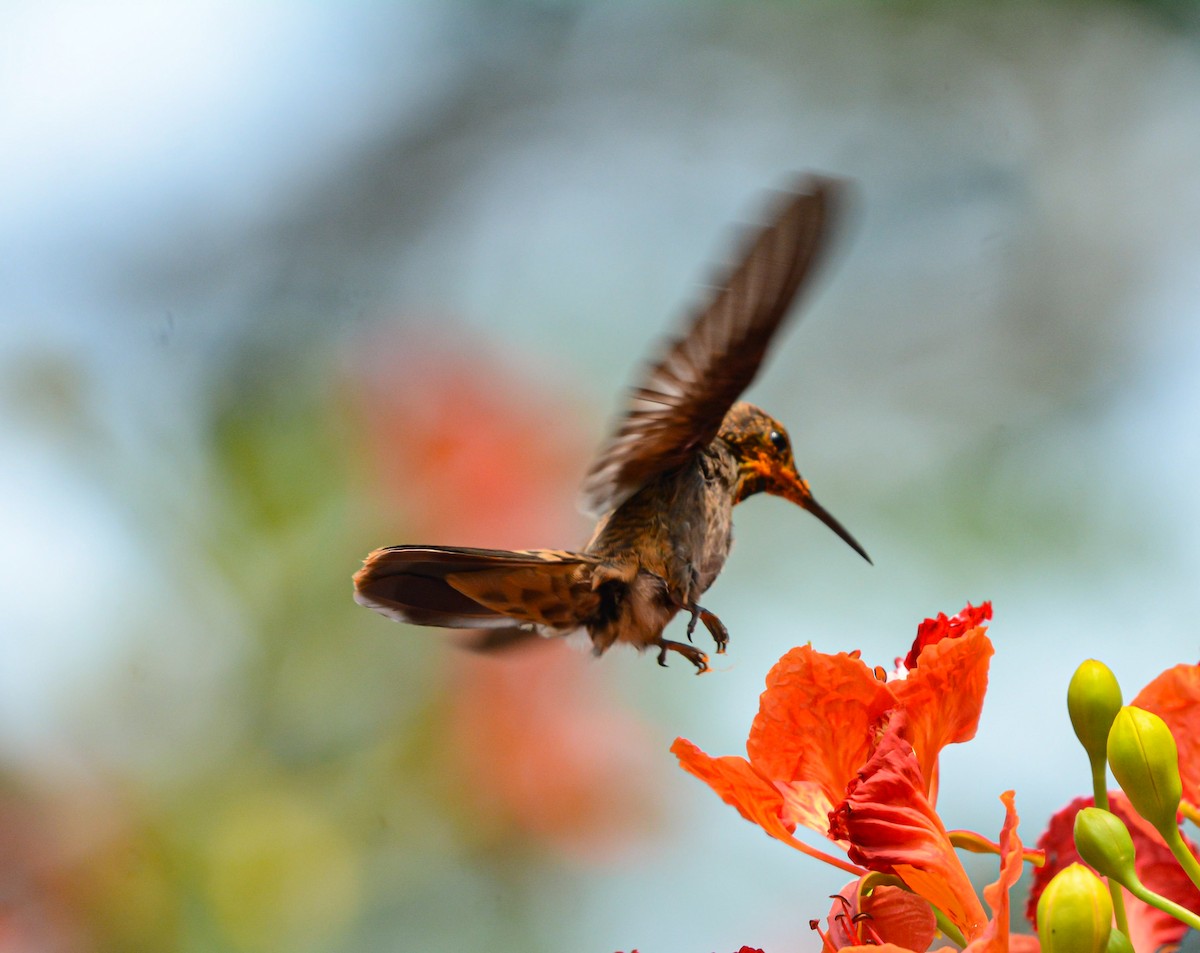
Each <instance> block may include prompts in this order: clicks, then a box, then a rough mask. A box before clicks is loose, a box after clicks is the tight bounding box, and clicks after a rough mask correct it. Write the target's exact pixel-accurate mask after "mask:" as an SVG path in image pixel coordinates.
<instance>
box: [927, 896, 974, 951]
mask: <svg viewBox="0 0 1200 953" xmlns="http://www.w3.org/2000/svg"><path fill="white" fill-rule="evenodd" d="M930 906H933V905H932V904H930ZM933 915H934V916H935V917H937V925H938V929H939V930H941V931H942V933H943V934H945V936H946V938H947V939H949V940H950V941H951V942H952V943H957V944H958V945H959V946H960V947H964V946H966V945H967V938H966V937H965V936H963V935H962V931H961V930H960V929H959V928H958V927H956V926H955V925H954V924H953V923H951V922H950V921H949V920H947V919H946V915H945V914H944V913H942V911H941V910H939V909H938V908H937V907H933Z"/></svg>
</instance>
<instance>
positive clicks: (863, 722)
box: [672, 603, 992, 938]
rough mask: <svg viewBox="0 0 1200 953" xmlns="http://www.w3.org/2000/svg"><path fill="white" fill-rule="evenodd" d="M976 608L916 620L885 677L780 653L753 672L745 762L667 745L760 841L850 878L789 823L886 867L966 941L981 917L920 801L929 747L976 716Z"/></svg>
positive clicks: (850, 658)
mask: <svg viewBox="0 0 1200 953" xmlns="http://www.w3.org/2000/svg"><path fill="white" fill-rule="evenodd" d="M990 613H991V608H990V606H989V605H988V604H986V603H985V604H984V605H983V606H980V607H979V608H978V609H975V608H972V607H970V606H968V608H967V610H965V612H964V613H962V614H960V615H958V616H955V617H954V618H953V619H948V618H946V617H945V616H940V617H939V618H938V619H935V620H926V622H925V623H924V624H923V625H922V626H921V629H920V630H919V634H918V644H917V645H916V646H914V653H912V654H911V657H913V658H915V665H914V666H912V667H911V668H910V669H909V670H908V671H906V672H904V673H903V674H902V675H901V676H900V677H897V678H896V679H893V680H891V681H884V680H883V679H882V678H881V677H880V675H879V674H878V673H877V672H876V671H874V670H872V669H870V668H868V667H867V666H866V665H865V664H864V663H863V662H862V660H861V659H860V658H859V656H858V653H857V652H856V653H851V654H846V653H839V654H837V655H827V654H824V653H821V652H817V651H816V650H815V649H813V648H812V647H811V646H801V647H799V648H795V649H792V650H791V651H790V652H788V653H787V654H786V655H785V656H784V657H783V658H782V659H780V660H779V662H778V663H777V664H776V665H775V667H774V668H773V669H772V670H771V673H770V674H769V675H768V676H767V688H766V691H765V692H763V694H762V698H761V700H760V703H759V712H758V715H757V717H756V718H755V719H754V723H753V725H752V726H751V729H750V738H749V740H748V742H747V744H746V751H747V755H748V757H747V758H741V757H723V758H711V757H709V756H708V755H706V754H705V753H704V752H703V751H701V750H700V749H699V748H697V747H696V746H695V745H694V744H692V743H691V742H689V741H686V740H684V739H682V738H680V739H677V740H676V742H675V744H674V745H673V747H672V751H674V753H675V754H676V756H677V757H678V758H679V761H680V764H681V766H682V767H683V768H684V769H685V770H687V771H690V772H691V773H692V774H695V775H696V776H697V777H699V778H701V779H702V780H704V781H705V782H707V783H708V784H709V785H710V786H711V787H712V788H713V789H714V790H715V791H716V792H717V793H718V794H719V795H720V796H721V797H722V799H724V800H725V801H726V802H727V803H729V804H732V805H733V806H734V807H736V808H737V809H738V810H739V811H740V812H741V814H742V815H743V816H744V817H745V818H747V819H748V820H751V821H753V822H754V823H756V824H758V825H760V826H761V827H762V828H763V829H764V830H765V831H766V832H767V833H768V834H770V835H771V836H773V837H776V838H778V839H780V840H782V841H784V842H785V843H788V844H790V845H791V846H793V847H796V848H797V849H798V850H801V851H804V852H805V853H808V854H810V855H813V856H816V857H819V858H820V859H822V860H825V861H827V862H829V863H832V864H834V865H836V866H838V867H841V868H842V869H845V870H851V871H853V872H855V873H858V874H861V873H862V872H863V871H862V870H861V868H859V867H855V866H853V865H849V864H846V863H845V862H843V861H841V860H840V859H839V858H836V857H831V856H829V855H827V854H823V853H822V852H820V851H817V850H815V849H814V848H811V847H809V846H807V845H805V844H802V843H801V842H799V841H797V840H796V839H795V838H794V837H793V836H792V834H793V832H794V831H795V829H796V827H797V826H799V825H803V826H806V827H809V828H811V829H813V830H815V831H818V832H819V833H821V834H824V835H825V836H827V837H829V838H830V839H832V840H834V841H835V842H837V843H839V844H840V845H841V846H843V847H844V848H846V849H847V850H848V852H849V856H850V860H852V861H854V862H855V863H857V864H861V865H863V866H864V867H867V868H869V869H871V870H875V871H881V872H884V873H891V874H895V875H896V876H899V877H900V878H901V879H902V880H904V882H905V883H906V884H907V885H908V886H909V887H910V888H911V889H912V890H914V891H915V892H916V893H918V894H921V895H922V896H924V897H925V898H926V899H927V900H929V901H930V902H932V903H934V904H935V905H937V906H938V907H939V908H940V909H942V910H943V912H944V913H945V914H946V916H947V917H949V918H950V919H951V921H952V922H954V923H955V924H956V925H957V926H958V927H959V928H960V929H961V930H963V931H964V933H965V934H967V936H968V938H970V937H971V936H972V935H973V934H974V933H975V932H977V931H978V930H979V929H981V928H982V926H983V924H984V923H985V922H986V917H985V915H984V912H983V909H982V906H981V905H980V903H979V900H978V899H977V898H976V897H975V894H974V892H973V891H972V890H971V888H970V883H969V881H968V880H967V877H966V874H965V873H964V872H963V870H962V865H961V863H960V862H959V861H958V858H957V856H956V854H955V853H954V850H953V847H952V845H951V842H950V838H949V836H948V834H947V833H946V830H945V828H944V827H943V826H942V824H941V821H940V820H939V819H938V817H937V815H936V813H935V812H934V809H933V804H934V800H935V798H936V775H937V760H938V755H939V753H940V751H941V749H942V748H943V747H944V746H945V745H947V744H950V743H952V742H958V741H966V740H968V739H969V738H971V737H972V736H973V735H974V733H975V729H976V725H977V724H978V720H979V713H980V710H981V707H982V704H983V695H984V692H985V690H986V687H987V667H988V660H989V659H990V657H991V654H992V646H991V642H990V641H989V640H988V638H987V635H986V632H985V630H984V629H983V627H982V626H979V625H975V624H973V623H975V622H977V621H979V620H980V619H983V618H987V617H988V616H989V615H990ZM847 792H849V793H847ZM831 820H832V823H831Z"/></svg>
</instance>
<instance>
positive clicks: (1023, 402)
mask: <svg viewBox="0 0 1200 953" xmlns="http://www.w3.org/2000/svg"><path fill="white" fill-rule="evenodd" d="M0 130H2V133H0V138H2V139H3V143H4V144H3V147H2V148H0V181H2V182H3V187H2V188H0V315H2V316H3V320H2V321H0V453H2V460H3V463H2V465H0V526H2V527H3V532H2V534H0V561H2V566H0V569H2V571H3V578H4V583H3V585H2V586H0V593H2V595H0V600H2V602H0V636H2V637H0V857H2V858H3V860H2V862H0V950H3V951H4V953H15V951H22V953H24V951H45V953H51V951H53V953H58V951H139V950H144V951H161V950H188V951H247V953H251V951H268V950H292V951H306V950H332V951H368V950H389V951H390V950H414V951H415V950H463V949H489V950H494V951H507V950H512V951H517V950H519V951H522V953H525V951H558V950H572V951H597V953H612V951H614V950H628V949H630V948H632V947H635V946H636V947H638V948H639V949H641V950H642V951H643V953H674V951H679V953H685V951H716V953H723V951H725V950H732V949H736V948H738V947H739V946H740V945H742V944H743V943H746V944H751V945H754V946H761V947H764V948H765V949H767V950H768V951H769V953H778V951H783V950H807V949H813V948H815V946H816V945H817V944H816V942H815V936H814V935H813V934H811V933H810V932H809V929H808V920H809V919H810V918H812V917H816V916H821V915H823V914H824V913H825V912H826V911H827V910H828V900H827V899H826V898H827V895H828V894H831V893H833V892H835V891H836V890H837V889H839V888H840V886H841V885H842V882H843V877H842V875H840V874H839V873H838V872H837V871H835V870H832V869H828V870H826V869H821V868H820V867H819V866H818V865H817V864H815V863H813V862H811V861H809V860H808V859H806V858H804V857H802V856H800V855H799V854H797V853H795V852H793V851H790V850H788V849H787V848H786V847H784V846H783V845H781V844H778V843H776V842H773V841H770V840H769V839H768V838H766V837H765V836H763V834H762V833H761V832H760V831H758V830H757V829H755V828H753V827H751V826H750V825H748V824H746V823H745V822H743V821H742V820H741V819H740V818H738V817H737V815H736V813H735V812H733V811H732V810H731V809H729V808H727V807H726V806H724V805H722V804H721V803H720V802H719V801H718V800H717V798H715V797H714V796H713V795H712V793H711V792H710V791H708V790H707V789H705V788H703V786H702V785H700V784H699V783H698V782H697V781H695V780H694V779H693V778H691V777H688V776H686V775H685V774H684V773H683V772H681V771H679V770H678V769H677V768H676V767H675V766H674V763H673V758H671V756H670V755H669V754H668V750H667V749H668V747H669V745H670V743H671V741H672V740H673V739H674V738H675V737H676V736H677V735H683V736H685V737H687V738H689V739H691V740H693V741H695V742H696V743H698V744H700V745H701V746H702V747H704V748H705V749H706V750H708V751H710V752H713V753H736V752H740V751H742V750H743V748H742V746H743V744H744V741H745V736H746V731H747V729H748V727H749V724H750V720H751V718H752V716H753V714H754V712H755V710H756V707H757V696H758V693H759V691H761V687H762V682H763V678H764V676H765V674H766V672H767V670H768V669H769V667H770V666H771V664H772V663H773V662H774V661H775V660H776V659H777V658H778V657H779V656H780V655H781V654H782V653H783V652H784V651H785V650H786V649H788V648H789V647H791V646H793V645H796V644H800V643H803V642H807V641H811V642H813V643H814V644H815V645H816V646H817V647H818V648H820V649H823V650H828V651H837V650H841V649H851V648H861V649H862V650H863V652H864V657H865V658H866V659H868V660H869V661H870V662H871V663H872V664H884V665H890V664H891V662H892V661H893V659H895V657H896V656H899V655H903V654H904V652H905V651H906V649H907V646H908V643H909V641H910V639H911V637H912V634H913V632H914V631H915V626H916V625H917V623H918V622H919V621H920V620H921V619H922V618H923V617H924V616H926V615H932V614H934V613H936V612H937V611H939V610H944V611H947V612H954V611H956V610H957V609H959V608H961V607H962V605H963V604H964V603H965V602H966V601H967V600H972V601H976V602H978V601H980V600H982V599H988V598H990V599H992V600H993V601H994V604H995V612H996V619H995V624H994V626H993V629H992V634H993V637H994V640H995V642H996V645H997V654H996V657H995V660H994V663H993V668H992V679H991V692H990V696H989V699H988V702H987V705H986V707H985V713H984V719H983V723H982V725H981V729H980V732H979V737H978V738H977V740H976V741H975V742H973V743H972V744H970V745H966V746H960V747H959V748H958V749H955V750H951V751H948V752H947V753H946V754H945V755H944V757H943V776H942V793H941V800H940V807H941V811H942V814H943V816H944V818H945V819H946V821H947V823H948V824H949V825H950V826H955V827H970V828H976V829H979V830H981V831H984V832H989V833H992V834H993V835H994V833H995V832H996V831H997V830H998V829H999V825H1000V821H1001V816H1002V814H1001V808H1000V804H999V802H998V800H997V795H998V794H999V793H1000V792H1001V791H1003V790H1005V789H1006V788H1010V787H1013V788H1016V790H1017V804H1018V808H1019V810H1020V811H1021V814H1022V817H1023V827H1022V830H1023V833H1024V835H1025V836H1026V839H1027V840H1032V839H1034V837H1035V836H1036V834H1037V833H1038V832H1039V831H1040V830H1041V829H1042V826H1043V825H1044V823H1045V820H1046V818H1047V817H1048V816H1049V815H1050V813H1051V812H1052V811H1053V810H1054V809H1055V808H1057V807H1058V806H1060V805H1061V804H1063V803H1065V802H1066V801H1067V800H1068V799H1069V798H1070V797H1072V796H1073V795H1075V794H1076V793H1079V792H1080V791H1083V790H1084V789H1086V786H1087V771H1086V766H1085V764H1084V760H1083V756H1082V754H1080V753H1078V752H1077V750H1076V748H1075V747H1074V744H1073V738H1072V736H1071V732H1070V728H1069V726H1068V724H1067V721H1066V718H1065V712H1064V708H1065V706H1064V702H1063V695H1064V690H1065V685H1066V681H1067V679H1068V677H1069V675H1070V672H1071V671H1072V670H1073V668H1074V666H1075V665H1076V664H1077V663H1078V662H1079V661H1081V660H1082V659H1083V658H1085V657H1088V656H1096V657H1100V658H1102V659H1104V660H1106V661H1107V662H1108V663H1109V664H1110V665H1111V666H1112V667H1113V668H1114V669H1115V670H1116V671H1117V673H1118V675H1119V676H1120V677H1121V678H1122V680H1123V683H1124V685H1125V688H1126V692H1127V696H1128V695H1132V694H1133V693H1134V692H1135V691H1136V690H1137V689H1138V688H1139V687H1140V686H1141V685H1142V684H1144V683H1145V682H1146V681H1147V680H1148V679H1149V678H1150V677H1151V676H1152V675H1153V674H1154V673H1156V672H1157V671H1159V670H1161V669H1162V668H1165V667H1166V666H1168V665H1171V664H1174V663H1176V662H1179V661H1189V660H1195V659H1196V657H1197V653H1198V650H1200V638H1198V636H1197V622H1196V619H1195V613H1194V611H1193V606H1194V601H1195V594H1196V579H1197V578H1198V577H1200V548H1198V544H1197V540H1198V539H1200V532H1198V530H1200V506H1198V505H1197V494H1196V476H1195V474H1196V472H1197V468H1198V465H1200V441H1198V439H1197V410H1198V407H1200V322H1198V321H1197V318H1198V317H1200V264H1198V263H1200V16H1198V15H1197V12H1196V8H1195V6H1194V5H1193V4H1191V3H1186V2H1178V3H1156V4H1151V3H1133V2H1128V3H1102V2H1082V0H1080V2H1071V3H1038V4H1011V3H1000V4H991V3H989V4H982V3H951V2H926V3H913V2H902V3H901V2H845V3H840V2H802V3H762V4H751V3H736V4H734V3H728V4H717V3H713V4H675V3H645V4H633V3H608V2H594V3H582V2H581V3H551V2H546V3H523V4H500V3H491V2H483V0H477V2H441V0H428V2H423V3H409V2H405V3H389V4H380V3H376V4H345V5H335V4H318V3H312V4H288V5H284V4H279V5H273V4H266V3H250V4H241V3H234V2H229V0H194V2H188V3H183V4H173V5H160V4H152V3H138V2H121V0H113V2H109V3H106V4H98V5H92V6H86V5H73V4H71V5H68V4H60V3H35V2H31V0H10V2H9V3H7V4H5V5H4V8H3V12H0ZM804 169H820V170H824V171H826V172H831V173H836V174H838V175H843V176H846V177H848V178H850V179H852V180H854V182H855V185H856V188H855V202H854V209H853V214H852V216H851V222H850V223H849V225H848V227H847V228H846V229H845V230H844V232H843V235H842V237H841V240H840V245H839V247H838V249H837V251H836V252H835V254H834V255H833V257H832V265H831V267H830V268H829V269H827V270H826V272H825V274H824V275H823V278H822V281H821V283H820V287H819V288H818V289H816V292H815V293H814V294H813V295H811V296H810V297H809V300H808V301H807V303H806V307H805V312H804V317H803V320H802V321H801V322H797V323H796V324H795V325H794V326H793V327H792V328H790V329H789V331H788V333H787V334H786V335H785V336H784V338H783V339H782V340H781V341H780V342H779V345H778V347H777V349H776V351H775V352H774V354H773V357H772V360H771V362H770V365H769V366H768V368H767V370H766V372H765V374H764V375H763V377H762V378H761V380H760V382H759V383H757V384H756V386H755V388H754V389H753V391H752V392H751V395H750V396H751V397H752V398H753V399H755V400H756V401H757V402H759V403H762V404H763V405H764V406H766V407H768V408H770V409H771V410H772V411H773V412H774V413H775V414H776V415H777V416H779V417H780V418H781V419H782V420H784V421H785V422H787V423H788V425H789V427H790V429H791V431H792V435H793V439H794V442H795V444H796V446H797V456H798V458H799V459H800V462H801V465H802V469H803V470H804V472H805V475H806V476H807V477H808V478H809V479H810V480H811V481H812V483H813V486H814V488H815V490H816V492H817V495H818V498H819V499H821V500H822V502H823V503H824V504H825V505H826V506H827V507H829V509H830V510H831V511H832V512H834V513H835V514H836V515H837V516H838V517H839V518H840V519H841V520H842V521H843V522H844V523H845V524H846V525H847V526H848V527H849V528H850V529H851V531H852V532H853V533H855V535H856V536H857V537H858V538H859V539H860V540H861V541H862V542H863V543H864V545H865V546H866V547H867V549H868V550H869V551H870V552H871V554H872V556H873V557H874V559H875V566H874V567H873V568H872V567H868V566H866V565H865V564H864V563H862V562H861V560H859V559H858V558H857V557H856V556H855V555H854V554H853V553H852V552H851V551H850V550H849V549H847V548H846V547H845V546H843V545H842V544H841V543H840V542H839V541H838V540H837V539H836V538H835V537H834V536H833V535H832V534H831V533H829V532H827V531H826V530H825V529H824V528H822V527H821V526H820V525H819V524H818V523H817V522H816V521H815V520H813V519H812V518H811V517H809V516H807V515H805V514H803V513H801V512H799V511H796V510H792V509H789V508H788V507H786V505H785V504H784V503H782V502H781V501H778V500H772V499H755V500H753V501H751V502H749V503H747V504H746V505H745V506H744V507H742V508H740V509H739V512H738V521H737V534H738V540H739V542H738V546H737V548H736V549H735V552H734V556H733V558H732V560H731V562H730V564H729V566H728V568H727V570H726V571H725V573H724V575H723V576H722V577H721V579H720V581H719V583H718V584H717V586H716V587H715V589H714V590H713V591H712V592H711V594H710V596H709V598H708V600H707V602H708V604H709V605H710V606H711V607H712V608H713V609H715V610H716V611H717V612H718V613H719V614H720V615H721V617H722V618H723V619H724V620H725V621H726V622H727V623H728V625H729V627H730V629H731V631H732V637H733V641H732V645H731V648H730V652H729V654H728V655H726V656H724V657H722V658H721V659H719V660H718V664H717V666H716V669H717V670H716V672H715V673H713V674H711V675H709V676H707V677H705V678H701V679H697V678H695V677H693V676H692V675H691V672H690V667H689V666H687V665H684V664H682V663H680V662H678V661H677V662H676V663H675V664H673V665H672V666H671V667H670V668H669V669H667V670H665V671H664V670H662V669H660V668H658V667H657V666H656V665H655V664H654V662H653V659H652V658H651V657H637V656H635V655H633V654H632V653H622V652H620V651H614V652H612V653H610V654H609V655H608V656H606V657H605V658H604V659H603V660H601V661H599V662H597V661H595V660H593V659H591V658H590V657H589V656H587V655H586V654H583V653H581V652H577V651H574V650H572V649H571V648H570V647H569V646H567V645H563V644H551V645H547V646H544V647H539V650H536V651H531V652H528V653H523V654H520V655H519V656H516V657H513V658H509V659H500V660H496V659H480V658H478V657H476V656H472V655H469V654H467V653H465V652H462V651H460V650H458V649H456V648H455V647H454V646H453V644H452V639H447V638H444V637H439V636H438V635H437V634H436V633H434V632H432V631H425V630H415V629H409V628H407V627H400V626H397V625H395V624H392V623H390V622H388V621H386V620H384V619H382V618H380V617H378V616H376V615H374V614H372V613H370V612H367V611H366V610H364V609H361V608H359V607H357V606H356V605H354V604H353V603H352V601H351V599H350V585H349V578H350V574H351V573H352V572H353V570H354V569H355V568H356V567H357V565H358V563H359V560H360V559H361V558H362V556H363V555H364V554H365V553H366V552H367V551H368V550H370V549H372V548H374V547H376V546H379V545H384V544H390V543H398V542H442V543H454V544H475V545H495V546H570V545H573V544H577V543H579V542H581V541H582V540H583V539H584V538H585V536H586V534H587V531H588V526H587V524H586V523H585V522H584V521H583V519H582V518H581V517H580V516H578V515H577V514H576V512H575V510H574V506H573V501H574V494H575V488H576V486H577V484H578V481H579V479H580V477H581V476H582V474H583V473H584V471H585V469H586V466H587V463H588V458H589V455H590V453H591V452H592V451H593V450H594V449H595V447H596V446H597V445H598V444H599V442H600V440H601V438H602V437H603V435H604V434H605V432H606V429H607V427H608V424H609V422H610V421H611V419H612V415H613V414H614V413H615V411H616V408H617V406H618V402H619V394H620V391H621V389H622V388H623V387H624V386H626V385H627V384H628V383H629V382H630V381H631V380H632V378H633V376H634V374H635V372H636V369H637V368H638V367H639V365H640V363H641V362H642V361H643V360H644V359H645V357H646V356H647V354H648V353H649V352H650V350H651V349H652V348H653V347H654V346H655V344H656V342H657V341H658V340H659V339H660V337H661V336H662V335H663V334H664V333H665V332H666V331H667V330H668V329H669V328H671V327H673V326H674V324H675V323H677V322H678V321H680V320H681V319H682V317H683V316H684V315H685V314H686V313H687V311H688V309H689V306H690V304H691V303H693V302H695V301H696V300H697V299H698V298H699V297H700V294H701V288H702V285H703V283H704V281H705V280H707V279H708V278H709V277H710V275H711V273H712V266H713V265H714V264H715V263H717V262H720V261H721V260H722V258H723V257H724V256H725V255H726V254H727V252H728V242H729V238H730V236H731V235H732V234H733V232H734V229H733V226H734V224H735V223H737V222H739V221H746V220H748V219H753V218H754V216H755V215H756V213H757V211H758V209H759V208H760V206H761V202H762V198H763V193H764V192H765V191H766V190H767V189H769V188H771V187H777V186H781V185H784V184H786V183H787V182H788V180H789V178H790V177H791V176H792V175H793V174H794V173H795V172H796V171H797V170H804ZM971 869H972V870H973V871H975V872H976V873H977V874H978V876H979V878H980V881H981V882H983V881H986V880H990V879H992V878H993V876H994V873H993V871H994V864H992V863H991V862H990V861H989V860H988V859H987V858H982V859H979V860H973V861H972V868H971Z"/></svg>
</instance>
